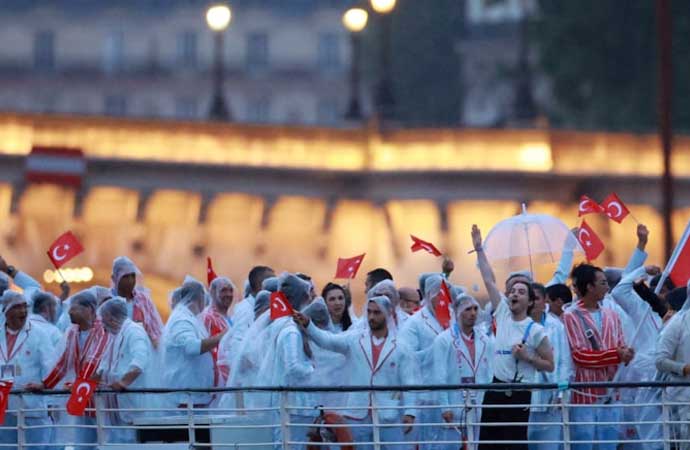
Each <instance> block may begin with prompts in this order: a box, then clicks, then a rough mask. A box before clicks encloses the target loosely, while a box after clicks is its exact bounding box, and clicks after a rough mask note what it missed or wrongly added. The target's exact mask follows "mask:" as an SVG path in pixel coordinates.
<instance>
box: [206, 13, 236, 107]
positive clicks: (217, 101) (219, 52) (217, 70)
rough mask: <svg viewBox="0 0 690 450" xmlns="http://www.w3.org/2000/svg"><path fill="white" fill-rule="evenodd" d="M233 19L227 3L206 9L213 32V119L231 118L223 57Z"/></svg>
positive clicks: (207, 20) (207, 18)
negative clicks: (224, 91) (224, 87)
mask: <svg viewBox="0 0 690 450" xmlns="http://www.w3.org/2000/svg"><path fill="white" fill-rule="evenodd" d="M231 20H232V11H231V10H230V7H229V6H227V5H222V4H219V5H214V6H211V7H209V8H208V9H207V10H206V24H207V25H208V27H209V28H210V29H211V31H212V32H213V44H214V45H213V50H214V58H213V99H212V100H211V108H210V110H209V117H210V118H211V119H213V120H230V119H231V113H230V109H229V108H228V106H227V105H226V103H225V96H224V95H223V81H224V79H225V61H224V57H223V47H224V33H225V30H227V29H228V26H229V25H230V21H231Z"/></svg>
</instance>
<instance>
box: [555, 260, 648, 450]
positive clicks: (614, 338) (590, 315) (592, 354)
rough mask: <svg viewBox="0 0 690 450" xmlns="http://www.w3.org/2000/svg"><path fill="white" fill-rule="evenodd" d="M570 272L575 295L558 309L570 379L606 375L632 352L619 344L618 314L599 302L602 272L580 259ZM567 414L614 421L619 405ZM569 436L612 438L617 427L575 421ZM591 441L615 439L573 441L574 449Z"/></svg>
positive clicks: (596, 399) (586, 395)
mask: <svg viewBox="0 0 690 450" xmlns="http://www.w3.org/2000/svg"><path fill="white" fill-rule="evenodd" d="M571 277H572V279H573V284H574V285H575V288H576V291H577V294H578V296H579V297H580V299H579V300H578V301H577V304H576V305H575V306H574V307H573V308H571V309H569V310H568V311H567V312H565V313H563V323H564V325H565V329H566V334H567V336H568V343H569V344H570V352H571V354H572V358H573V362H574V364H575V381H577V382H602V381H611V380H613V378H614V377H615V375H616V372H617V371H618V365H619V364H621V363H624V364H628V363H629V362H630V361H631V360H632V359H633V356H634V355H635V352H634V350H633V349H632V348H630V347H627V346H626V345H625V338H624V336H623V327H622V326H621V321H620V318H619V317H618V314H617V313H616V312H615V311H614V310H612V309H609V308H606V307H603V306H601V304H600V302H601V300H603V298H604V296H605V295H606V293H607V292H608V283H607V281H606V276H605V275H604V272H603V271H602V270H601V269H600V268H598V267H595V266H592V265H589V264H580V265H579V266H577V267H575V268H574V269H573V272H572V275H571ZM612 400H613V399H612V398H611V396H610V395H609V394H608V393H607V390H606V389H605V388H583V389H580V390H575V391H573V394H572V398H571V402H572V403H573V404H576V405H594V404H609V403H611V402H612ZM571 418H572V421H573V422H591V423H602V422H617V421H618V420H620V410H619V409H618V408H610V407H594V406H592V407H589V408H586V407H576V408H573V409H572V413H571ZM572 437H573V440H575V441H590V440H615V439H617V438H618V427H617V426H616V425H606V424H603V425H599V424H597V425H591V424H588V425H582V426H577V425H575V426H574V427H573V431H572ZM594 447H596V448H598V449H601V450H605V449H612V450H615V448H616V444H615V443H606V444H598V445H595V444H576V445H573V448H574V449H577V450H580V449H590V448H594Z"/></svg>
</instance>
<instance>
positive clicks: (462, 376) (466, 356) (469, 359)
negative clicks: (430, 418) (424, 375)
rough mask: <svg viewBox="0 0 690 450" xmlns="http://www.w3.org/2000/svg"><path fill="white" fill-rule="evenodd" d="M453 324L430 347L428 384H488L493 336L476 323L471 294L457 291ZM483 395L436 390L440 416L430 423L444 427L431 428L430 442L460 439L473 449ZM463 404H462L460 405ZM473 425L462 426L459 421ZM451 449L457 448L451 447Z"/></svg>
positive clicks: (440, 446)
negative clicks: (443, 423) (440, 424)
mask: <svg viewBox="0 0 690 450" xmlns="http://www.w3.org/2000/svg"><path fill="white" fill-rule="evenodd" d="M453 313H454V315H455V323H453V324H452V325H451V327H450V328H449V329H447V330H446V331H444V332H443V333H441V334H440V335H439V336H438V337H437V338H436V339H435V340H434V343H433V345H432V348H431V353H432V360H433V364H432V368H431V373H432V374H433V378H432V383H433V384H437V385H441V384H448V385H453V384H475V383H476V384H489V383H491V380H492V379H493V371H492V368H491V362H490V361H491V358H493V354H494V343H493V337H492V336H489V335H487V334H486V333H485V332H483V331H482V329H481V328H479V327H477V326H476V323H477V316H478V314H479V303H478V302H477V300H475V299H474V298H473V297H472V296H470V295H467V294H461V295H459V296H457V297H456V298H454V299H453ZM483 398H484V394H483V392H481V391H478V390H467V391H461V390H453V391H438V396H437V400H436V401H437V404H438V405H439V406H440V407H441V411H442V412H441V417H440V418H437V417H434V422H437V423H438V422H441V421H443V422H446V423H448V424H458V425H449V426H447V427H439V428H435V429H434V430H433V434H432V440H433V441H452V440H462V441H463V442H467V443H468V444H467V445H466V447H465V448H467V449H468V450H469V449H476V448H477V444H476V443H473V441H476V440H477V438H478V437H479V421H480V419H481V408H478V406H479V405H481V403H482V400H483ZM463 405H464V407H463ZM465 421H466V422H469V423H473V424H476V425H474V426H471V427H469V428H467V429H465V428H464V427H463V426H462V425H460V424H462V423H463V422H465ZM431 448H432V449H434V450H443V449H445V448H448V446H447V444H434V445H432V446H431ZM453 448H457V446H454V447H453Z"/></svg>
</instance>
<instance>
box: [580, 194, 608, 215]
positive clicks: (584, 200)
mask: <svg viewBox="0 0 690 450" xmlns="http://www.w3.org/2000/svg"><path fill="white" fill-rule="evenodd" d="M602 212H604V208H603V207H602V206H601V205H600V204H599V203H597V202H595V201H594V200H592V199H591V198H589V197H587V196H586V195H583V196H582V197H580V203H579V205H578V207H577V217H582V216H585V215H587V214H593V213H602Z"/></svg>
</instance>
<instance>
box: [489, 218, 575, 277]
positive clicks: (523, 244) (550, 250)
mask: <svg viewBox="0 0 690 450" xmlns="http://www.w3.org/2000/svg"><path fill="white" fill-rule="evenodd" d="M565 247H567V248H569V249H573V252H575V253H584V251H583V250H582V247H581V246H580V243H579V242H577V239H576V238H575V236H573V234H572V233H571V232H570V229H569V228H568V227H567V226H566V225H565V224H564V223H563V222H561V221H560V220H559V219H557V218H556V217H553V216H549V215H548V214H528V213H527V208H526V206H525V205H524V204H523V205H522V213H521V214H518V215H517V216H513V217H510V218H508V219H505V220H502V221H500V222H499V223H497V224H496V225H494V227H493V228H492V229H491V231H489V234H488V235H487V236H486V239H485V240H484V252H485V253H486V256H487V258H488V259H489V261H491V263H492V265H494V266H495V267H502V268H504V269H508V270H523V269H525V268H527V267H529V270H530V273H532V275H533V276H534V268H535V267H536V266H538V265H541V264H550V263H557V262H558V261H559V260H560V257H561V254H562V253H563V248H565Z"/></svg>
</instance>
